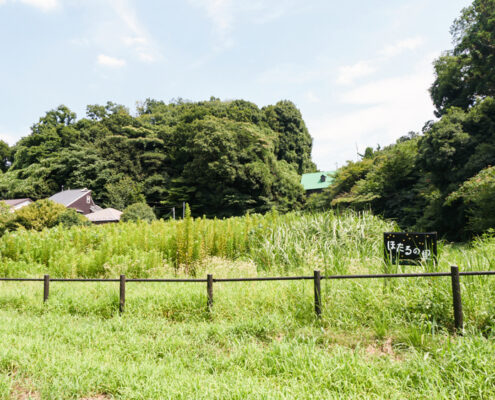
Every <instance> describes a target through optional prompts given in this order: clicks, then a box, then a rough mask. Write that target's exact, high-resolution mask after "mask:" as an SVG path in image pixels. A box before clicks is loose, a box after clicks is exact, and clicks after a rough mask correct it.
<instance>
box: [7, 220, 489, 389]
mask: <svg viewBox="0 0 495 400" xmlns="http://www.w3.org/2000/svg"><path fill="white" fill-rule="evenodd" d="M251 218H252V219H255V218H258V220H257V221H256V227H257V228H256V229H255V228H254V227H253V226H251V228H250V229H251V231H250V233H248V236H244V237H246V238H247V240H248V242H246V243H247V244H246V243H245V244H244V245H243V246H244V247H243V249H244V250H243V251H242V252H238V253H235V252H234V250H233V249H231V250H229V251H231V253H230V254H231V255H230V258H228V254H207V253H208V252H207V251H206V250H205V248H206V246H205V247H204V248H203V250H201V251H202V252H204V253H203V255H202V257H203V258H201V259H198V260H196V261H195V262H194V263H192V261H194V260H190V261H191V263H190V264H189V265H188V266H186V265H176V264H174V262H173V259H171V258H169V255H170V252H169V250H167V247H166V245H164V244H163V243H165V242H166V241H170V240H172V239H170V237H162V238H160V237H154V236H153V230H152V227H155V228H156V227H158V228H161V229H163V230H162V231H159V232H160V233H161V234H164V232H165V231H166V230H167V229H170V231H171V232H173V229H174V228H173V225H171V227H170V226H168V225H167V224H168V223H167V222H159V223H156V224H155V225H143V224H141V225H134V224H129V225H126V224H122V226H113V227H96V228H92V229H89V230H87V231H86V230H79V229H80V228H78V229H76V230H74V231H69V232H67V233H66V235H65V236H68V237H72V238H75V237H78V238H79V239H77V240H78V241H77V240H75V241H74V242H71V241H70V240H68V239H64V237H65V236H64V234H63V232H62V231H60V230H58V228H57V229H55V230H51V231H45V232H42V233H33V232H21V233H20V234H19V236H20V237H22V238H24V239H26V240H29V241H30V242H28V243H24V242H22V241H20V239H19V238H16V239H15V240H17V241H18V242H17V243H18V244H19V249H17V252H14V249H13V248H9V249H10V250H9V252H10V253H9V252H6V253H2V256H3V261H4V265H5V263H7V264H8V271H7V270H4V274H7V273H8V274H9V275H10V276H19V275H20V276H40V274H41V273H42V271H44V268H50V267H53V266H55V265H58V267H57V268H58V269H59V271H60V272H61V275H62V276H77V274H76V273H75V272H74V271H77V265H79V264H78V263H79V262H80V261H77V260H75V261H72V263H71V264H69V265H68V266H67V268H65V269H64V268H63V264H62V263H58V264H56V262H55V259H54V258H53V257H54V255H53V254H58V255H61V254H63V253H62V252H61V246H62V245H60V244H59V245H57V244H56V241H55V239H54V237H58V238H59V240H60V241H62V242H63V246H65V248H66V250H67V252H68V253H71V252H72V253H74V254H77V255H79V257H80V258H81V259H83V260H85V261H84V262H89V261H88V260H91V259H93V258H92V257H93V256H94V254H92V253H91V252H94V251H100V250H101V249H103V248H105V249H106V250H105V251H106V255H107V256H106V257H107V258H106V261H105V260H104V259H102V260H100V261H101V263H102V264H101V266H102V269H101V270H96V269H95V270H94V271H93V272H92V274H93V276H111V277H116V276H117V275H116V274H118V273H122V272H124V273H127V274H129V265H130V264H129V263H130V262H134V261H135V260H134V261H132V260H131V261H129V260H128V263H127V264H126V262H124V261H122V260H121V262H120V263H113V261H112V257H115V255H116V254H117V253H119V252H121V254H122V255H125V251H124V250H119V249H121V246H122V243H123V241H125V240H126V238H125V237H120V236H119V235H118V234H117V233H115V235H113V234H112V232H120V234H122V233H125V232H133V233H132V234H133V235H134V239H133V240H132V241H131V240H129V239H127V243H128V244H129V246H130V248H131V250H132V251H130V254H131V256H130V257H132V254H135V255H136V257H143V254H146V252H154V251H155V252H156V257H158V258H159V259H160V263H159V265H160V267H159V268H158V267H157V265H158V262H157V264H156V265H155V264H153V265H154V268H155V269H154V270H153V271H151V272H150V271H148V270H146V265H145V266H141V267H140V268H142V269H144V270H145V272H146V274H147V276H189V275H190V274H191V272H194V275H196V276H199V277H205V276H206V273H213V274H214V275H215V277H226V276H270V275H278V274H284V275H294V274H299V273H305V274H310V273H311V272H312V270H313V269H315V268H318V269H321V270H322V271H324V272H325V273H361V272H371V273H379V272H383V271H384V269H385V268H389V269H390V268H395V269H399V270H402V269H404V270H407V271H410V270H415V271H424V270H432V269H434V270H442V271H447V270H448V269H449V266H450V265H452V264H457V265H459V266H460V267H461V270H476V269H478V270H483V269H491V266H492V259H494V257H493V255H494V254H495V240H494V239H493V238H490V237H486V238H483V239H479V240H477V241H474V242H473V243H471V244H466V245H455V246H454V245H450V244H446V243H444V244H442V245H441V246H440V251H441V254H440V255H441V258H440V263H439V265H438V266H436V267H432V266H426V265H425V266H418V267H394V266H388V267H387V266H385V265H384V264H383V263H382V261H381V256H382V252H381V251H382V250H381V241H382V236H381V233H382V231H383V230H388V229H390V228H392V229H393V228H394V227H393V224H390V223H386V222H383V221H381V220H379V219H377V218H376V217H373V216H370V215H369V214H364V215H356V214H346V215H343V216H338V215H335V214H332V213H324V214H315V215H297V214H289V215H287V216H277V215H271V216H270V215H269V216H266V217H251ZM270 218H271V220H270ZM267 221H269V222H267ZM197 222H199V221H197ZM199 223H201V224H203V226H205V225H206V224H208V223H209V222H207V221H204V220H203V221H202V222H199ZM236 223H238V224H239V225H238V229H237V231H238V232H239V235H241V234H242V235H245V233H243V232H245V231H244V228H245V226H243V225H242V224H244V223H245V221H243V220H242V219H238V220H237V221H236ZM251 223H252V221H251V222H249V224H251ZM157 224H158V225H157ZM160 224H163V225H160ZM172 224H178V222H172ZM216 224H218V225H217V228H218V227H220V225H221V224H225V225H227V221H218V222H216ZM233 224H234V222H231V227H230V231H231V232H233V231H234V229H233V228H232V226H233ZM136 228H139V229H141V230H142V231H136ZM217 228H215V229H216V232H217V233H215V235H218V232H219V231H220V232H223V231H221V229H217ZM85 229H86V228H85ZM227 231H228V229H227V228H226V231H225V232H224V233H223V234H224V235H225V237H226V238H228V237H229V236H228V234H227V233H226V232H227ZM77 235H79V236H77ZM94 236H97V237H99V240H96V239H95V241H94V242H93V243H92V244H91V245H90V246H88V247H87V251H84V247H83V246H82V245H81V243H83V242H84V240H87V239H85V237H94ZM145 237H146V239H143V238H145ZM232 237H233V236H230V238H232ZM139 238H141V239H139ZM226 238H224V239H222V240H224V242H225V243H228V240H226ZM165 239H166V240H165ZM210 239H211V238H210ZM1 240H5V241H6V242H4V243H3V244H2V243H1ZM12 240H13V239H12V238H9V237H5V238H4V239H0V247H1V246H2V245H3V246H6V243H7V244H8V243H10V242H11V241H12ZM112 240H113V241H115V242H113V243H112ZM208 240H209V239H208ZM215 240H219V239H215ZM236 240H237V239H236ZM9 241H10V242H9ZM52 243H53V245H54V246H55V249H56V252H55V253H53V254H52V255H51V256H49V257H45V258H44V259H42V258H39V259H38V262H37V263H36V262H35V261H36V254H38V255H40V257H42V256H43V254H48V253H45V252H46V251H49V248H50V244H52ZM153 243H162V245H163V246H165V247H162V248H159V246H158V245H153ZM167 243H170V242H167ZM209 243H212V242H209ZM57 246H58V247H57ZM77 246H80V249H79V248H78V247H77ZM197 246H198V245H197ZM229 246H230V245H229ZM200 247H201V246H200ZM220 247H221V246H220ZM76 248H77V249H78V250H77V252H76V250H75V249H76ZM211 248H212V249H213V248H214V246H212V247H211ZM225 248H228V246H226V247H225ZM43 249H44V250H43ZM14 254H17V256H16V257H17V258H15V257H14V256H13V255H14ZM167 254H168V255H167ZM28 260H31V261H29V262H28ZM50 260H51V261H50ZM31 262H33V264H30V263H31ZM30 265H33V269H32V271H31V272H30V270H29V266H30ZM191 267H192V268H193V270H191ZM4 268H6V267H4ZM69 271H70V272H69ZM98 271H99V272H98ZM54 272H55V270H50V273H51V274H52V276H53V274H54ZM461 283H462V296H463V306H464V316H465V323H466V331H465V334H464V336H456V335H454V334H453V312H452V296H451V287H450V278H448V277H446V278H443V277H436V278H408V279H387V280H352V281H326V280H324V281H322V301H323V315H322V317H321V319H318V318H316V317H315V316H314V298H313V283H312V282H311V281H291V282H249V283H246V282H242V283H241V282H229V283H227V282H225V283H215V284H214V306H213V310H212V312H207V309H206V283H137V282H129V283H127V291H126V309H125V312H124V313H123V314H122V315H120V314H119V312H118V303H119V298H118V283H64V282H52V283H51V286H50V298H49V300H48V302H47V303H45V304H43V301H42V298H43V284H42V282H35V283H16V282H0V343H1V346H0V398H2V399H9V398H18V399H21V398H23V399H25V398H29V396H31V398H35V399H40V398H41V399H106V398H115V399H168V398H170V399H212V398H213V399H245V398H253V399H258V398H259V399H299V398H301V399H312V398H315V399H316V398H318V399H321V398H325V399H405V398H407V399H414V398H417V399H424V398H434V399H436V398H438V399H442V398H443V399H452V398H456V399H462V398H472V399H491V398H495V362H494V361H493V354H495V341H494V335H495V334H494V327H495V277H461ZM23 396H24V397H23Z"/></svg>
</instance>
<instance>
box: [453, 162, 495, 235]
mask: <svg viewBox="0 0 495 400" xmlns="http://www.w3.org/2000/svg"><path fill="white" fill-rule="evenodd" d="M494 196H495V167H488V168H485V169H484V170H482V171H481V172H479V173H478V174H477V175H475V176H473V177H472V178H471V179H468V180H467V181H466V182H464V183H463V184H462V186H461V187H460V188H459V190H457V191H455V192H453V193H451V194H450V195H449V196H448V197H447V201H446V205H449V204H452V203H453V202H454V201H456V200H458V199H462V200H463V201H464V203H465V204H466V205H467V207H468V210H467V213H468V219H469V228H470V229H471V230H472V231H473V232H475V233H481V232H484V231H486V230H487V229H489V228H495V202H494V201H493V199H494Z"/></svg>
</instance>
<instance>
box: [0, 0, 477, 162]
mask: <svg viewBox="0 0 495 400" xmlns="http://www.w3.org/2000/svg"><path fill="white" fill-rule="evenodd" d="M469 3H470V2H469V1H467V0H373V1H369V0H347V1H342V0H339V1H336V0H249V1H246V0H179V1H177V0H176V1H170V0H139V1H138V0H0V50H1V52H0V139H3V140H6V141H7V142H8V143H10V144H14V143H15V142H16V141H17V140H18V139H19V138H21V137H22V136H26V135H28V134H29V127H30V126H31V125H32V124H33V123H34V122H36V121H37V120H38V119H39V118H40V117H41V116H42V115H44V113H45V112H46V111H48V110H50V109H53V108H56V107H57V106H58V105H59V104H65V105H67V106H68V107H70V108H71V109H72V110H73V111H75V112H76V113H77V114H78V116H79V117H83V116H84V115H85V109H86V105H88V104H104V103H106V102H107V101H108V100H110V101H114V102H116V103H120V104H124V105H126V106H128V107H129V108H130V109H131V110H135V105H136V102H138V101H143V100H145V99H146V98H148V97H150V98H154V99H159V100H164V101H169V100H171V99H173V98H178V97H182V98H184V99H189V100H204V99H208V98H210V96H215V97H219V98H221V99H223V100H228V99H237V98H242V99H246V100H250V101H253V102H255V103H256V104H258V105H259V106H263V105H267V104H273V103H275V102H277V101H278V100H281V99H289V100H292V101H293V102H294V103H295V104H296V105H297V106H298V107H299V108H300V109H301V112H302V114H303V117H304V119H305V121H306V123H307V125H308V128H309V130H310V133H311V135H312V136H313V138H314V143H313V159H314V161H315V162H316V164H317V166H318V167H319V168H320V169H321V170H333V169H335V167H336V165H339V166H340V165H342V164H344V163H345V161H346V160H355V159H356V158H357V155H356V153H357V150H358V151H360V152H362V151H363V150H364V148H365V147H366V146H373V147H375V146H376V145H377V144H380V145H382V146H383V145H387V144H389V143H392V142H393V141H395V140H396V139H397V138H398V137H400V136H402V135H404V134H406V133H407V132H409V131H411V130H414V131H419V130H421V128H422V126H423V124H424V123H425V121H427V120H429V119H432V118H433V106H432V104H431V100H430V98H429V95H428V91H427V90H428V87H429V85H430V84H431V82H432V81H433V68H432V61H433V60H434V59H435V58H436V57H438V56H439V55H440V53H441V52H442V51H444V50H447V49H449V48H451V47H452V44H451V38H450V34H449V27H450V25H451V24H452V21H453V20H454V19H455V18H456V17H457V16H458V15H459V12H460V10H461V9H462V8H463V7H465V6H467V5H469Z"/></svg>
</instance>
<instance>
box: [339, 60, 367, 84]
mask: <svg viewBox="0 0 495 400" xmlns="http://www.w3.org/2000/svg"><path fill="white" fill-rule="evenodd" d="M375 71H376V67H374V66H373V65H372V63H371V62H370V61H359V62H357V63H355V64H353V65H344V66H342V67H340V68H339V72H338V76H337V79H336V82H337V83H338V84H339V85H350V84H352V83H354V81H355V80H356V79H358V78H362V77H365V76H368V75H371V74H372V73H373V72H375Z"/></svg>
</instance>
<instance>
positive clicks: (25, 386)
mask: <svg viewBox="0 0 495 400" xmlns="http://www.w3.org/2000/svg"><path fill="white" fill-rule="evenodd" d="M10 398H11V399H13V400H41V395H40V394H39V392H38V391H36V390H35V389H34V388H33V385H32V384H31V382H30V381H29V380H27V379H23V380H21V381H15V382H14V383H13V385H12V389H11V391H10Z"/></svg>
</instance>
